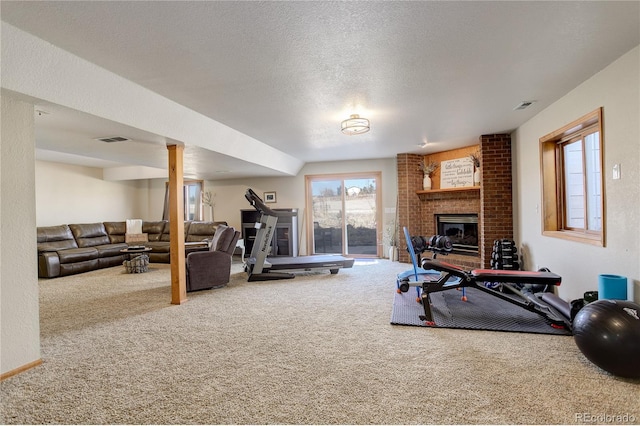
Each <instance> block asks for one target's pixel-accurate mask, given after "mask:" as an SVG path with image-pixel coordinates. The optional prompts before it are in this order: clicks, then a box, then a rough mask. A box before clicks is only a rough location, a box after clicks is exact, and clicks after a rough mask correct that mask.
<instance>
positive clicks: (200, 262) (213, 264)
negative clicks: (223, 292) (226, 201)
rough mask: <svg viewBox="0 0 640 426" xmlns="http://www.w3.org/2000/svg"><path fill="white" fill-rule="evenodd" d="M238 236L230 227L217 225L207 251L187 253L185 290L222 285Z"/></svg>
mask: <svg viewBox="0 0 640 426" xmlns="http://www.w3.org/2000/svg"><path fill="white" fill-rule="evenodd" d="M238 238H240V232H238V231H236V230H235V229H234V228H232V227H228V226H224V225H219V226H218V229H216V232H215V234H214V236H213V239H212V240H211V246H210V247H209V251H198V252H192V253H189V254H188V255H187V259H186V272H187V291H188V292H190V291H197V290H207V289H211V288H218V287H224V286H225V285H227V284H228V283H229V278H230V276H231V258H232V256H233V252H234V251H235V248H236V243H237V242H238Z"/></svg>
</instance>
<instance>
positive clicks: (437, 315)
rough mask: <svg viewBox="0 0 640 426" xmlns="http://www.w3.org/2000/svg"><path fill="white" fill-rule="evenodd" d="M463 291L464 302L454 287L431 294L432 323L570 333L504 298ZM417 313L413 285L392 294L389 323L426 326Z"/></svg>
mask: <svg viewBox="0 0 640 426" xmlns="http://www.w3.org/2000/svg"><path fill="white" fill-rule="evenodd" d="M466 292H467V293H466V294H467V301H466V302H463V301H462V300H461V296H462V292H461V291H459V290H455V289H453V290H448V291H442V292H439V293H432V294H431V312H432V313H433V318H434V321H435V323H436V327H441V328H462V329H469V330H492V331H511V332H519V333H539V334H557V335H563V336H566V335H571V332H570V331H569V330H564V329H556V328H554V327H551V325H549V323H548V322H547V321H546V320H545V319H544V318H542V317H541V316H539V315H537V314H535V313H533V312H529V311H527V310H526V309H523V308H521V307H519V306H516V305H513V304H511V303H509V302H507V301H504V300H501V299H499V298H497V297H494V296H491V295H489V294H486V293H483V292H482V291H480V290H477V289H474V288H467V289H466ZM420 315H424V309H423V307H422V305H421V304H420V303H418V302H417V301H416V292H415V291H414V290H413V289H411V290H410V291H408V292H407V293H396V294H395V295H394V299H393V310H392V313H391V324H394V325H414V326H420V327H427V326H426V325H425V324H424V321H422V320H421V319H420Z"/></svg>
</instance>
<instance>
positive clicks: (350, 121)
mask: <svg viewBox="0 0 640 426" xmlns="http://www.w3.org/2000/svg"><path fill="white" fill-rule="evenodd" d="M341 130H342V133H344V134H345V135H359V134H360V133H367V132H368V131H369V120H367V119H366V118H362V117H360V116H359V115H358V114H351V116H350V117H349V118H347V119H346V120H344V121H343V122H342V126H341Z"/></svg>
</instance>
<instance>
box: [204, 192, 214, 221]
mask: <svg viewBox="0 0 640 426" xmlns="http://www.w3.org/2000/svg"><path fill="white" fill-rule="evenodd" d="M202 204H204V205H205V206H207V207H208V209H207V210H209V221H211V222H213V208H214V207H215V206H216V194H212V193H211V191H207V192H205V193H203V194H202Z"/></svg>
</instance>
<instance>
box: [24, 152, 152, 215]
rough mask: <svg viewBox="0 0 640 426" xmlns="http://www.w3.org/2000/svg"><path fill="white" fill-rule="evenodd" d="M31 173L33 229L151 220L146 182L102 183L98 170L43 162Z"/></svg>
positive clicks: (103, 181)
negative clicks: (34, 221) (33, 210)
mask: <svg viewBox="0 0 640 426" xmlns="http://www.w3.org/2000/svg"><path fill="white" fill-rule="evenodd" d="M35 171H36V223H37V226H50V225H60V224H65V223H66V224H68V223H92V222H104V221H117V220H125V219H134V218H135V219H145V220H150V219H151V218H150V217H149V214H148V210H149V191H148V182H147V181H146V180H137V181H106V180H103V179H102V169H99V168H94V167H84V166H74V165H68V164H60V163H52V162H47V161H36V167H35ZM161 214H162V213H161Z"/></svg>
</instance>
